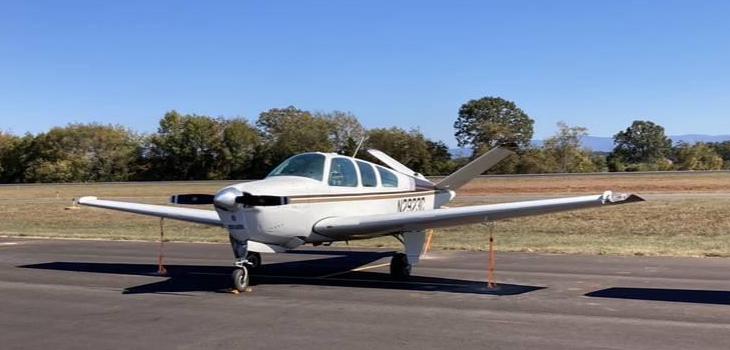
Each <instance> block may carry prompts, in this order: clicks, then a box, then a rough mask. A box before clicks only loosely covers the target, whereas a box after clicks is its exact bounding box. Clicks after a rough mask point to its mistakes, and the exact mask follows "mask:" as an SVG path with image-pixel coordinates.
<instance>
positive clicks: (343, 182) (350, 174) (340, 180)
mask: <svg viewBox="0 0 730 350" xmlns="http://www.w3.org/2000/svg"><path fill="white" fill-rule="evenodd" d="M329 184H330V186H344V187H357V172H356V171H355V165H354V164H352V162H351V161H350V160H349V159H347V158H332V163H330V179H329Z"/></svg>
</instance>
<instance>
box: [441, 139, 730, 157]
mask: <svg viewBox="0 0 730 350" xmlns="http://www.w3.org/2000/svg"><path fill="white" fill-rule="evenodd" d="M669 138H671V139H672V141H674V143H675V144H676V143H679V142H686V143H697V142H723V141H730V135H699V134H686V135H670V136H669ZM542 142H543V141H542V140H533V141H532V144H533V145H535V146H541V145H542ZM582 144H583V147H585V148H588V149H590V150H592V151H595V152H611V150H613V137H600V136H586V137H584V138H583V140H582ZM449 152H451V156H452V157H454V158H462V157H468V156H470V155H471V149H469V148H451V149H449Z"/></svg>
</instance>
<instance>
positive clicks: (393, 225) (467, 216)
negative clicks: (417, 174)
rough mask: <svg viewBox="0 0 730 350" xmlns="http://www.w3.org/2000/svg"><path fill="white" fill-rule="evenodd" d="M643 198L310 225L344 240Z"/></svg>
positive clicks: (433, 212) (608, 195) (467, 209)
mask: <svg viewBox="0 0 730 350" xmlns="http://www.w3.org/2000/svg"><path fill="white" fill-rule="evenodd" d="M643 200H644V199H642V198H641V197H639V196H637V195H634V194H629V195H627V194H615V195H614V194H612V193H611V192H610V191H608V192H605V193H603V194H602V195H594V196H581V197H568V198H557V199H543V200H535V201H524V202H513V203H500V204H487V205H475V206H469V207H460V208H446V209H435V210H427V211H415V212H402V213H396V214H378V215H364V216H345V217H332V218H327V219H322V220H321V221H319V222H317V223H316V224H315V225H314V231H315V232H317V233H320V234H323V235H325V236H328V237H330V238H335V239H345V238H347V237H349V236H351V235H360V236H378V235H382V234H387V233H397V232H407V231H419V230H424V229H429V228H437V227H446V226H457V225H465V224H475V223H480V222H485V221H495V220H502V219H507V218H513V217H520V216H530V215H540V214H548V213H555V212H560V211H567V210H575V209H583V208H593V207H601V206H606V205H615V204H625V203H632V202H641V201H643Z"/></svg>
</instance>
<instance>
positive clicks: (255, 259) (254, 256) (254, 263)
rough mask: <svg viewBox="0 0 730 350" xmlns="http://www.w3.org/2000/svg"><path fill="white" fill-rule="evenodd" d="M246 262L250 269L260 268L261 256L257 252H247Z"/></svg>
mask: <svg viewBox="0 0 730 350" xmlns="http://www.w3.org/2000/svg"><path fill="white" fill-rule="evenodd" d="M246 260H248V263H249V264H251V268H252V269H255V268H257V267H259V266H261V254H259V253H257V252H249V253H248V254H247V255H246Z"/></svg>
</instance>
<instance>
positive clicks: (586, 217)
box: [0, 173, 730, 257]
mask: <svg viewBox="0 0 730 350" xmlns="http://www.w3.org/2000/svg"><path fill="white" fill-rule="evenodd" d="M228 183H231V182H222V181H215V182H213V181H210V182H185V183H169V182H165V183H127V184H88V185H86V184H81V185H75V184H74V185H31V186H28V185H3V186H0V235H4V236H13V237H54V238H100V239H135V240H156V239H158V238H159V220H158V219H154V218H149V217H143V216H137V215H131V214H125V213H119V212H113V211H107V210H101V209H92V208H81V209H76V210H65V209H64V208H65V207H68V206H69V205H70V203H71V200H72V198H77V197H79V196H82V195H96V196H99V197H101V198H108V199H115V200H128V201H139V202H147V203H161V204H162V203H165V202H166V201H167V200H168V198H169V196H170V195H171V194H174V193H212V192H214V191H216V190H217V189H219V188H220V187H222V186H224V185H226V184H228ZM607 189H612V190H616V191H627V192H628V191H630V192H636V193H639V194H641V195H644V196H645V197H646V198H647V199H648V200H649V201H647V202H644V203H638V204H632V205H625V206H618V207H612V208H604V209H592V210H584V211H576V212H569V213H560V214H552V215H546V216H538V217H528V218H520V219H513V220H505V221H500V222H498V223H495V224H492V225H488V224H481V225H470V226H463V227H455V228H450V229H442V230H437V231H436V233H435V235H434V240H433V245H432V247H433V248H434V249H470V250H483V249H486V248H487V240H488V236H489V233H490V232H492V233H493V234H494V236H495V241H496V245H497V249H498V250H500V251H533V252H546V253H577V254H618V255H675V256H723V257H727V256H730V174H729V173H710V174H708V173H699V174H691V173H685V174H650V175H644V174H637V175H620V176H609V175H607V176H595V175H594V176H569V177H555V176H550V177H490V178H480V179H477V180H475V181H473V182H472V183H470V184H469V185H468V186H466V187H465V188H463V189H462V190H461V191H460V192H459V196H458V197H457V200H456V201H455V202H454V203H453V206H459V205H473V204H484V203H499V202H507V201H514V200H527V199H535V198H546V197H553V196H558V195H580V194H598V193H601V192H603V191H604V190H607ZM165 237H166V238H167V239H169V240H175V241H201V242H227V240H228V238H227V236H226V234H225V232H224V231H223V230H222V229H221V228H216V227H208V226H202V225H195V224H188V223H181V222H174V221H172V220H167V221H166V222H165ZM350 244H351V245H352V246H358V247H363V246H364V247H398V245H399V243H398V242H397V241H396V240H394V239H393V238H380V239H374V240H365V241H354V242H351V243H350Z"/></svg>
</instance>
